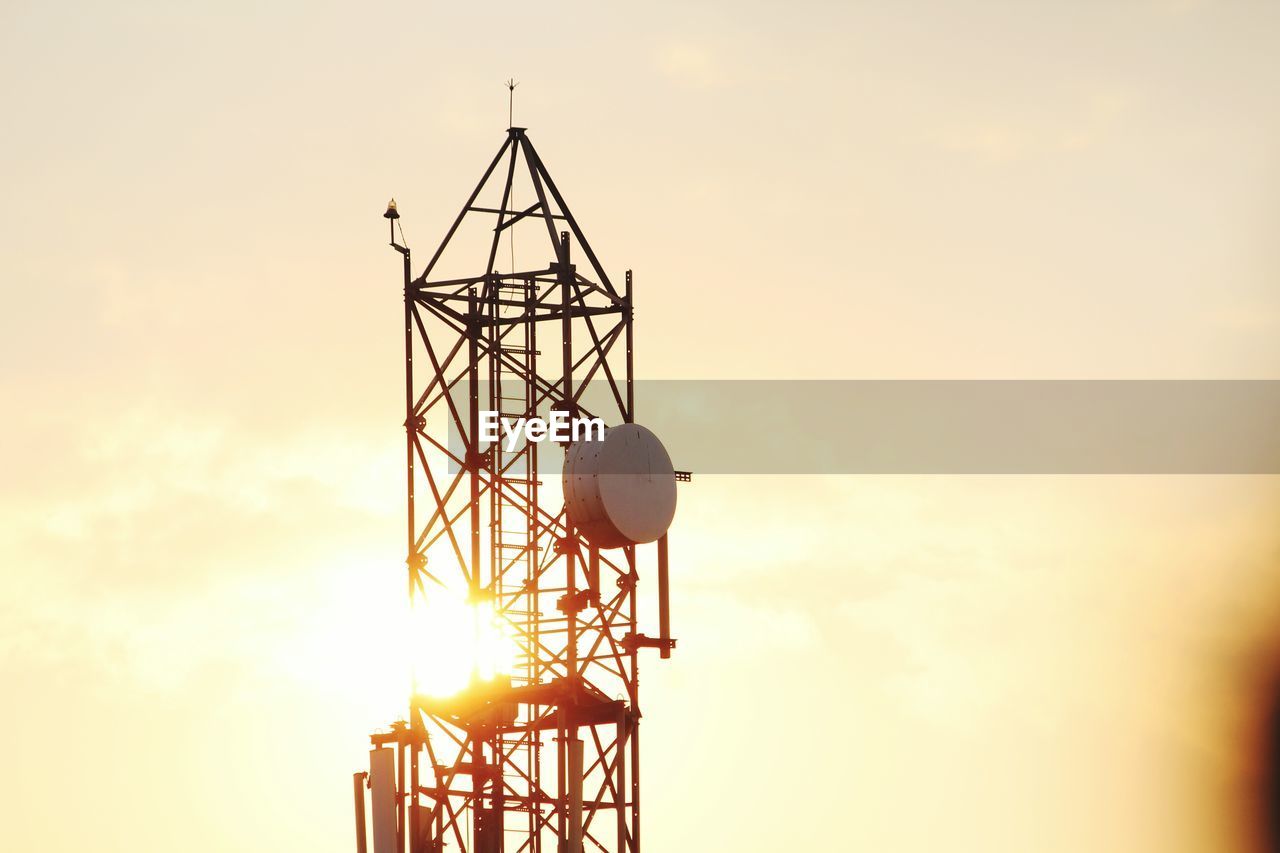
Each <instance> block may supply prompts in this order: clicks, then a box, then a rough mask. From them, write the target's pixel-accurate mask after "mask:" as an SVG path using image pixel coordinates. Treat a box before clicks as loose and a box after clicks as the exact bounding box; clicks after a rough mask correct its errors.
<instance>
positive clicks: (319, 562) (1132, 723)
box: [0, 0, 1280, 853]
mask: <svg viewBox="0 0 1280 853" xmlns="http://www.w3.org/2000/svg"><path fill="white" fill-rule="evenodd" d="M1277 44H1280V6H1277V5H1275V4H1268V3H1264V2H1223V3H1213V2H1208V0H1205V1H1204V2H1197V0H1142V2H1105V3H1104V2H1094V0H1086V2H1070V3H1068V2H1059V3H1047V2H1045V3H1014V2H1000V3H994V2H992V3H985V2H965V3H944V2H934V3H925V2H919V3H887V2H879V3H872V2H868V3H837V2H831V3H807V4H773V3H769V4H766V3H759V2H736V3H729V2H715V3H710V2H696V0H695V2H683V3H649V4H641V5H637V4H630V5H627V6H626V7H621V6H618V5H616V4H601V3H586V2H576V0H575V2H556V3H537V2H525V3H503V4H487V5H485V4H465V3H458V4H454V5H450V6H445V5H441V4H437V3H396V2H391V3H382V4H375V5H371V6H368V7H367V9H356V8H355V7H353V6H352V5H351V4H339V3H330V2H321V3H316V2H312V3H302V2H269V3H263V2H256V3H248V2H222V3H217V4H213V3H208V4H195V3H159V2H152V3H131V2H120V3H112V4H87V3H78V2H64V3H60V4H36V3H28V2H21V0H18V2H9V3H6V4H5V6H4V8H3V10H0V70H2V72H3V73H2V74H0V92H2V93H3V111H4V115H5V121H4V132H3V133H0V174H2V176H3V193H2V195H0V197H2V199H3V201H0V228H2V229H3V233H4V235H5V237H4V239H3V240H0V281H2V282H3V285H2V286H3V288H4V297H5V298H4V308H5V310H4V311H3V314H0V403H2V405H3V409H2V411H3V416H4V428H3V429H4V432H3V434H4V437H5V441H4V442H3V443H2V444H0V569H2V571H0V680H2V682H3V683H4V684H5V685H6V690H5V692H4V696H5V701H4V702H3V703H0V755H2V756H3V766H4V768H5V771H6V772H5V773H4V774H3V776H2V777H0V803H4V805H3V806H2V807H0V814H3V815H4V821H3V824H4V827H3V830H0V847H2V848H3V849H6V850H15V851H27V850H30V851H42V853H71V851H82V850H86V849H92V850H95V851H103V853H115V851H119V853H124V851H140V850H143V851H152V850H154V851H162V850H173V849H178V846H177V845H178V844H179V843H180V844H181V849H183V850H187V851H191V853H214V851H268V850H270V851H278V850H308V851H318V852H319V853H339V852H340V851H351V850H352V849H353V843H352V829H351V826H352V819H351V802H350V800H351V776H350V774H351V773H352V772H354V771H356V770H359V769H361V768H362V767H363V766H364V764H365V761H366V750H367V749H368V741H367V735H368V733H369V732H370V731H372V730H373V729H374V728H377V727H379V726H383V725H385V724H386V723H388V722H390V720H392V719H395V718H396V717H397V716H399V715H402V714H403V695H404V685H405V683H406V681H407V674H406V672H405V661H404V654H403V652H402V651H398V650H396V649H395V648H394V644H395V643H396V640H397V637H398V636H399V635H398V633H397V632H398V630H399V625H400V623H401V619H400V615H401V614H402V609H403V590H404V562H403V561H404V554H403V553H402V549H403V541H402V537H403V512H404V507H403V473H402V471H401V468H400V466H401V465H402V464H403V443H402V442H403V431H402V427H401V423H402V421H403V397H402V394H403V375H402V372H401V371H402V363H401V348H402V345H403V338H402V337H401V336H400V326H399V323H400V318H401V310H402V308H401V281H400V266H399V258H398V256H396V255H395V254H394V253H393V252H392V251H391V250H390V249H389V248H388V247H387V246H386V222H385V220H383V219H382V218H381V217H380V214H381V212H382V210H383V207H384V205H385V203H386V201H387V199H388V198H389V197H391V196H395V197H396V199H397V200H398V202H399V206H400V211H401V213H402V215H403V219H402V220H401V222H402V223H403V225H404V230H405V234H406V237H407V239H408V241H409V243H410V244H411V245H412V246H413V247H414V248H415V251H416V252H417V253H418V255H419V256H421V255H424V254H425V253H426V252H427V251H429V249H430V248H431V247H433V246H434V244H435V242H436V241H437V240H438V239H439V237H440V236H441V235H442V233H443V231H444V229H445V228H446V227H447V225H448V222H449V221H450V219H451V218H452V216H453V215H454V214H455V213H456V211H457V209H458V207H459V205H460V204H461V203H462V202H463V201H464V200H465V198H466V194H467V193H468V192H469V191H470V189H471V188H472V186H473V185H474V183H475V181H476V180H477V179H478V177H479V175H480V172H481V170H482V169H483V168H484V166H485V165H487V163H488V161H489V158H491V157H492V155H493V153H494V152H495V151H496V150H497V148H498V146H499V145H500V144H501V142H502V139H503V134H504V129H505V127H506V118H507V116H506V109H507V102H506V91H505V90H504V89H503V88H502V81H503V80H505V79H506V78H508V77H510V76H514V77H515V78H516V79H518V80H519V81H520V83H521V85H520V87H519V89H517V91H516V105H515V113H516V116H515V118H516V123H517V124H518V125H521V126H526V127H528V128H529V135H530V138H531V139H532V140H533V141H534V143H535V144H536V145H537V146H538V149H539V151H540V153H541V154H542V156H543V158H544V160H545V161H546V164H547V166H548V168H549V169H550V170H551V171H552V173H553V174H555V176H556V179H557V182H558V183H559V185H560V188H561V189H562V190H563V191H564V193H565V195H566V198H567V199H568V201H569V203H570V205H571V206H572V207H573V210H574V213H575V214H576V216H577V217H578V219H579V220H580V222H581V223H582V225H583V227H584V229H585V231H586V233H587V235H588V237H589V238H590V239H591V241H592V244H593V246H594V247H595V249H596V251H597V254H598V255H599V256H600V257H601V259H602V261H603V262H604V264H605V265H606V267H607V268H608V269H609V270H610V271H618V272H620V271H621V270H624V269H626V268H634V269H635V271H636V292H637V304H638V307H637V314H636V316H637V319H636V323H637V344H636V346H637V353H638V359H637V368H638V371H639V373H640V375H641V376H643V377H646V378H743V379H745V378H751V379H759V378H826V379H840V378H875V379H906V378H930V379H974V378H982V379H1001V378H1043V379H1061V378H1086V379H1093V378H1097V379H1118V378H1126V379H1129V378H1144V379H1177V378H1197V379H1204V378H1280V288H1278V287H1277V283H1278V280H1280V248H1278V247H1280V242H1278V241H1277V240H1276V234H1277V233H1280V156H1278V154H1277V152H1280V61H1278V60H1277V58H1276V45H1277ZM641 420H643V418H641ZM676 464H677V467H679V466H680V460H678V459H677V460H676ZM1278 511H1280V483H1277V481H1276V478H1274V477H728V476H719V477H717V476H704V477H695V480H694V482H693V483H692V484H690V485H688V486H682V487H681V491H680V509H679V511H678V514H677V518H676V522H675V527H674V529H673V532H672V561H673V564H672V570H673V585H674V590H675V598H674V602H673V629H674V633H675V635H676V636H677V637H678V638H679V648H678V649H677V651H676V653H675V655H674V656H673V657H672V659H671V660H670V661H666V662H661V663H660V662H659V661H658V660H657V659H656V657H655V658H654V659H652V660H649V659H646V660H645V663H644V668H643V670H642V675H641V678H642V685H643V695H644V712H645V721H644V740H643V742H644V763H643V767H644V779H645V789H644V833H645V839H646V849H650V850H653V851H660V852H661V853H666V851H670V853H695V852H696V853H701V851H719V850H725V851H729V850H733V851H743V853H766V851H769V853H772V851H777V850H783V849H794V850H817V849H832V850H835V849H840V850H843V849H850V850H869V851H870V850H874V851H886V853H925V851H929V853H933V851H938V850H939V849H945V850H947V851H966V853H967V851H973V853H1026V851H1036V853H1080V852H1081V851H1090V853H1134V851H1159V853H1193V851H1194V853H1218V852H1219V851H1236V850H1240V851H1245V850H1249V849H1251V848H1250V847H1249V846H1247V840H1248V837H1249V829H1250V827H1249V826H1248V825H1247V821H1246V817H1247V806H1248V797H1249V796H1250V792H1251V791H1252V790H1253V787H1252V786H1251V785H1250V782H1249V778H1250V773H1251V772H1253V768H1251V765H1250V762H1249V758H1250V755H1251V754H1252V753H1253V752H1255V751H1256V748H1257V747H1256V742H1251V741H1250V740H1249V738H1250V732H1251V731H1253V727H1254V726H1256V721H1257V716H1258V714H1259V713H1261V710H1260V707H1259V703H1260V696H1261V691H1260V685H1261V683H1262V682H1263V680H1265V678H1266V676H1267V673H1268V671H1269V669H1268V667H1269V662H1271V661H1274V660H1280V595H1278V593H1280V530H1278V528H1277V524H1276V517H1277V512H1278Z"/></svg>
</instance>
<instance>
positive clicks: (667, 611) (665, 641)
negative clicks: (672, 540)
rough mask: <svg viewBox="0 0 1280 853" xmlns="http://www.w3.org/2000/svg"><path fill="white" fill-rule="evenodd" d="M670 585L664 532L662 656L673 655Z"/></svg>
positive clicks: (660, 582)
mask: <svg viewBox="0 0 1280 853" xmlns="http://www.w3.org/2000/svg"><path fill="white" fill-rule="evenodd" d="M669 591H670V588H669V585H668V578H667V534H665V533H664V534H662V537H661V538H660V539H659V540H658V637H659V639H661V640H662V646H661V647H659V649H658V655H659V656H660V657H662V658H669V657H671V648H670V646H671V643H670V640H671V598H670V595H669Z"/></svg>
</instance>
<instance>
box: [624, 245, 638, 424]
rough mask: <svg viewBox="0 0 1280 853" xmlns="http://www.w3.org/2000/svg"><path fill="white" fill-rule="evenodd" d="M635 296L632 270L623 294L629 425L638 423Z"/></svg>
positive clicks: (628, 272) (629, 272) (628, 275)
mask: <svg viewBox="0 0 1280 853" xmlns="http://www.w3.org/2000/svg"><path fill="white" fill-rule="evenodd" d="M634 298H635V297H634V296H633V295H632V290H631V270H627V283H626V287H625V290H624V292H623V300H624V302H625V304H626V307H625V308H624V309H623V310H624V311H626V315H625V320H626V324H627V326H626V345H627V412H626V417H627V423H629V424H632V423H635V421H636V391H635V384H634V383H635V356H634V354H633V347H634V346H635V327H634V325H633V324H632V319H633V317H634V314H635V308H634V306H635V303H634V301H633V300H634Z"/></svg>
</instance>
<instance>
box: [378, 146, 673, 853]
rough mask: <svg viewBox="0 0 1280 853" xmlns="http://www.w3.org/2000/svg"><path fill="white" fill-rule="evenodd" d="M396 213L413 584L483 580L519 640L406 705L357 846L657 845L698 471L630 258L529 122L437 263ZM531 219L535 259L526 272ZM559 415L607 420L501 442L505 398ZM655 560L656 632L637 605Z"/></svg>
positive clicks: (382, 735) (385, 850) (556, 851)
mask: <svg viewBox="0 0 1280 853" xmlns="http://www.w3.org/2000/svg"><path fill="white" fill-rule="evenodd" d="M518 197H519V204H518V203H517V198H518ZM385 215H386V217H387V218H388V219H389V220H390V224H391V245H392V247H393V248H395V250H396V251H397V252H399V253H400V254H401V256H402V259H403V267H404V329H403V332H404V345H405V429H406V437H407V441H406V447H405V463H406V488H407V502H408V527H407V545H408V548H407V550H408V560H407V564H408V594H409V597H410V599H411V601H412V602H413V603H414V605H415V606H418V605H425V604H427V603H429V602H430V601H431V599H432V596H433V595H439V594H444V591H445V590H450V589H452V590H461V591H462V593H463V594H464V595H465V599H466V601H467V602H468V604H469V605H470V606H471V607H472V608H473V609H474V611H475V612H476V613H477V614H483V615H482V616H477V617H476V620H477V630H498V631H499V632H501V635H502V637H503V638H504V641H505V642H509V643H510V644H511V646H512V647H513V650H514V651H513V658H514V659H513V660H512V662H511V665H510V666H509V667H507V669H508V671H499V672H492V673H482V672H480V671H479V668H478V667H477V668H476V669H474V670H473V672H472V675H471V677H470V679H469V682H468V684H467V686H466V687H465V688H464V689H461V690H460V691H458V692H456V693H454V694H452V695H447V696H433V695H430V694H429V693H427V692H418V691H416V690H415V692H414V694H413V695H412V697H411V699H410V703H409V713H408V717H407V719H406V720H402V721H400V722H398V723H396V724H394V725H393V726H392V727H391V729H390V731H384V732H379V733H375V734H373V735H372V736H371V741H372V746H373V749H372V750H371V752H370V768H369V770H368V771H367V772H362V773H357V774H356V778H355V799H356V832H357V849H358V851H359V853H365V851H366V850H367V849H368V846H367V845H368V840H367V832H368V830H371V831H372V836H373V839H372V840H373V850H374V853H393V851H394V853H438V851H442V850H445V849H450V850H457V851H461V853H472V851H474V852H475V853H503V852H505V853H524V851H529V853H579V851H596V850H600V851H610V853H612V851H616V852H617V853H638V851H639V850H640V725H639V724H640V716H641V714H640V707H641V706H640V697H639V679H638V664H639V659H640V656H641V652H642V651H643V650H645V649H650V648H651V649H656V650H657V652H658V654H659V656H660V657H662V658H666V657H669V656H670V654H671V650H672V649H673V648H674V646H675V640H673V639H671V636H670V630H669V621H670V620H669V616H668V613H669V608H668V572H667V550H668V549H667V535H666V530H667V527H668V525H669V524H670V522H671V518H672V515H673V514H674V511H675V482H676V480H677V479H681V480H683V479H688V475H687V474H684V473H683V472H675V471H674V470H673V469H672V467H671V463H670V458H669V457H668V456H667V453H666V451H665V450H664V449H663V448H662V445H661V443H660V442H658V440H657V439H656V438H655V437H654V436H653V434H652V433H650V432H649V431H648V430H646V429H645V428H644V427H642V426H640V425H639V424H637V423H636V411H635V409H636V406H635V389H634V355H633V347H634V330H633V305H634V302H633V286H632V276H631V272H630V271H627V273H626V275H625V277H624V278H623V280H622V282H621V285H620V286H619V285H618V284H615V281H614V280H613V279H611V278H610V276H609V275H608V274H607V273H606V271H605V269H604V267H603V266H602V265H601V263H600V261H599V259H598V258H597V257H596V254H595V252H594V251H593V250H592V248H591V245H590V244H589V243H588V242H587V240H586V237H585V236H584V234H583V232H582V229H581V228H580V227H579V225H578V222H577V220H576V219H575V218H574V216H573V214H572V212H571V211H570V210H569V207H568V205H567V204H566V203H565V200H564V198H563V196H562V195H561V192H560V190H559V188H558V187H557V186H556V183H555V181H554V180H552V177H551V175H550V174H549V173H548V171H547V168H546V166H545V165H544V164H543V162H542V159H541V158H540V157H539V155H538V153H537V151H536V150H535V149H534V147H533V145H532V143H531V142H530V141H529V137H528V136H527V134H526V133H525V129H524V128H520V127H511V128H509V129H508V131H507V136H506V139H505V140H504V142H503V143H502V146H501V148H500V149H499V151H498V153H497V155H496V156H495V157H494V158H493V160H492V162H490V163H489V166H488V168H487V169H486V170H485V171H484V174H483V176H482V177H481V178H480V181H479V183H478V184H477V185H476V188H475V190H474V191H473V192H472V193H471V195H470V197H469V198H468V199H467V201H466V203H465V204H464V205H463V206H462V210H461V212H460V213H459V214H458V216H457V218H456V219H455V220H454V222H453V224H452V226H451V227H450V228H449V229H448V232H447V233H446V234H445V236H444V239H443V240H442V241H441V243H440V246H439V248H437V249H436V251H435V253H434V254H433V255H432V256H431V258H430V260H429V261H428V262H427V264H426V267H425V269H424V270H423V271H422V272H421V273H420V274H415V273H414V270H413V264H412V262H411V258H410V251H409V248H408V247H407V245H405V242H406V241H404V238H403V232H401V236H400V239H399V240H397V235H396V230H397V226H398V221H397V220H398V219H399V215H400V214H399V212H398V211H397V209H396V206H395V202H394V200H393V201H392V202H391V204H390V205H389V207H388V209H387V212H386V214H385ZM469 226H471V231H472V232H474V233H471V234H468V233H466V232H467V231H468V227H469ZM476 227H478V228H479V231H478V232H476V231H475V228H476ZM517 232H519V233H520V235H521V237H520V243H519V254H520V256H522V257H526V258H527V257H533V258H536V263H535V264H534V265H533V266H532V267H531V268H528V269H517V268H516V242H515V240H516V234H517ZM529 233H532V234H533V236H532V237H529V236H528V234H529ZM504 242H505V243H507V245H505V246H504ZM503 249H507V250H508V251H506V252H504V251H503ZM458 256H460V257H462V258H463V262H462V264H461V266H457V265H456V264H455V267H453V268H448V266H447V264H446V262H445V259H446V258H449V259H451V260H452V259H453V258H455V257H458ZM446 269H448V271H447V272H446V271H445V270H446ZM588 389H594V390H595V392H596V393H595V395H594V396H593V398H592V399H595V398H596V397H598V398H600V399H603V400H605V401H606V403H605V405H604V406H603V407H602V408H601V410H598V411H588V410H587V408H586V406H587V403H586V399H587V398H586V396H585V395H586V392H587V391H588ZM601 392H603V393H601ZM552 411H554V412H562V413H565V415H566V416H568V417H570V418H575V419H577V418H585V417H599V418H601V419H602V420H604V421H605V422H606V423H607V424H608V426H609V428H608V430H607V432H606V433H605V437H604V439H603V440H602V441H585V440H584V441H579V442H577V443H574V444H567V443H566V444H561V445H559V446H557V445H555V444H553V443H548V442H539V441H534V440H530V438H529V437H528V436H527V435H526V436H523V437H521V438H520V439H519V440H518V441H517V442H516V443H515V444H514V445H512V444H509V443H508V442H507V441H506V440H505V438H504V439H503V440H500V441H498V442H490V441H485V440H483V439H482V422H481V416H482V413H484V412H497V413H499V415H501V416H502V417H505V418H509V419H512V420H513V421H514V419H517V418H533V417H536V416H539V415H540V414H542V415H545V414H546V413H548V412H552ZM562 452H563V454H564V457H565V459H566V460H567V461H566V462H565V463H564V466H563V468H559V467H558V466H559V463H558V462H557V459H558V457H559V456H560V454H561V453H562ZM553 454H554V456H555V458H552V456H553ZM548 474H550V476H548ZM650 545H652V547H649V546H650ZM651 571H652V572H653V573H654V574H655V575H656V580H657V593H658V610H659V614H658V622H659V624H658V632H657V636H647V635H645V634H644V633H642V632H641V630H640V627H641V626H640V625H638V624H637V585H638V584H639V583H641V581H642V580H643V579H647V577H648V576H649V573H650V572H651ZM426 611H427V612H428V613H429V612H430V608H429V607H427V608H426ZM480 623H488V624H480ZM438 645H439V647H435V648H431V649H428V650H426V651H427V653H428V654H430V655H436V656H444V657H448V656H449V655H451V654H457V653H458V651H457V649H454V648H450V647H449V646H448V644H445V643H442V644H438ZM367 801H368V802H369V803H371V805H370V807H369V809H366V802H367ZM366 824H369V825H370V826H368V827H367V826H366Z"/></svg>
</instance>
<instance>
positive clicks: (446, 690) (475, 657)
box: [406, 589, 517, 698]
mask: <svg viewBox="0 0 1280 853" xmlns="http://www.w3.org/2000/svg"><path fill="white" fill-rule="evenodd" d="M407 633H408V636H407V637H406V642H407V643H408V647H409V651H410V655H409V659H410V667H411V681H412V685H413V691H414V692H415V693H420V694H424V695H427V696H434V697H440V698H443V697H446V696H452V695H454V694H456V693H460V692H462V691H463V690H465V689H466V688H467V687H469V686H470V685H472V684H474V683H475V682H476V681H489V680H492V679H493V678H494V677H495V676H497V675H510V674H511V673H512V670H513V669H514V665H515V657H516V651H517V648H516V643H515V640H514V638H513V636H512V634H511V632H510V631H509V630H507V629H506V626H505V624H504V621H503V620H502V618H501V617H500V616H499V615H498V614H497V613H496V612H495V611H494V609H493V606H492V605H491V604H490V603H488V602H480V603H472V602H468V601H467V599H466V596H464V595H462V594H459V593H457V592H454V591H452V590H445V589H429V590H427V591H426V593H425V594H424V595H421V596H419V597H417V598H416V600H415V601H414V603H413V606H412V608H411V610H410V614H409V630H408V632H407Z"/></svg>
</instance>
